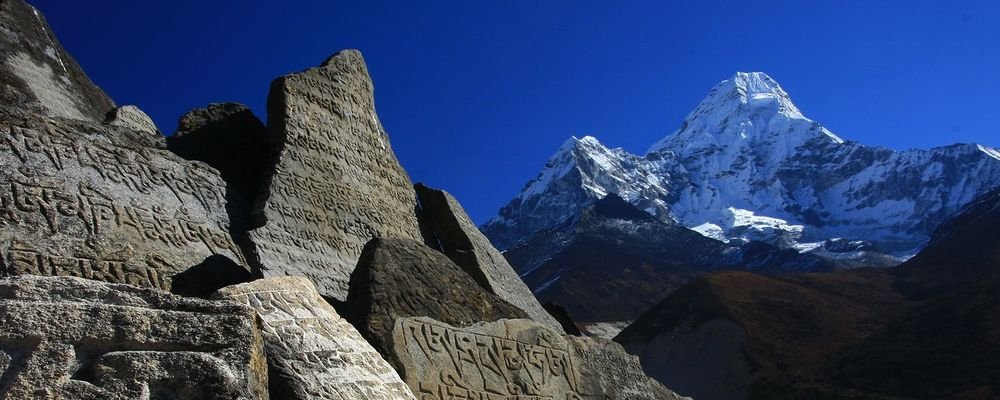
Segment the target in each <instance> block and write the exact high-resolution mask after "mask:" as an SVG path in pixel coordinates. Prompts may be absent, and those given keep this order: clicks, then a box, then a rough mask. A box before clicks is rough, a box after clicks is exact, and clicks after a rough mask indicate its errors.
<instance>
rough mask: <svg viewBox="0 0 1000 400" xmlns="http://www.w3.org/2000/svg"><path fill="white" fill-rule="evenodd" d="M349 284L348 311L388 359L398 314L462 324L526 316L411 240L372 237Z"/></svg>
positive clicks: (447, 261)
mask: <svg viewBox="0 0 1000 400" xmlns="http://www.w3.org/2000/svg"><path fill="white" fill-rule="evenodd" d="M350 283H351V291H350V294H349V295H348V296H347V304H346V306H345V307H346V309H347V311H346V314H347V315H346V316H347V317H348V319H349V320H351V322H352V323H353V324H354V326H355V327H357V328H358V330H359V331H360V332H361V334H362V335H364V337H365V338H366V339H368V341H369V342H370V343H372V345H373V346H375V349H376V350H379V352H381V353H382V354H383V355H385V356H386V357H387V358H389V360H390V361H393V360H392V359H391V355H392V354H393V353H392V351H391V349H392V346H391V344H390V338H391V336H392V329H393V325H394V324H395V322H396V320H397V319H399V318H404V317H430V318H434V319H436V320H438V321H443V322H445V323H448V324H452V325H458V326H465V325H470V324H474V323H477V322H481V321H496V320H498V319H503V318H527V314H525V313H524V311H521V309H519V308H517V307H514V306H513V305H511V304H510V303H507V302H505V301H503V300H501V299H499V298H497V297H496V296H494V295H493V294H490V293H489V292H487V291H486V290H484V289H483V288H481V287H479V285H477V284H476V282H475V281H474V280H472V278H471V277H469V275H468V274H466V273H465V272H464V271H462V269H461V268H460V267H459V266H457V265H455V263H453V262H452V261H451V260H449V259H448V257H445V255H444V254H441V253H439V252H437V251H434V250H431V249H430V248H428V247H426V246H424V245H423V244H422V243H420V242H417V241H413V240H405V239H374V240H372V241H371V242H369V243H368V245H367V246H365V248H364V251H363V252H362V254H361V259H360V260H359V261H358V267H357V269H356V270H355V271H354V273H353V274H352V275H351V282H350Z"/></svg>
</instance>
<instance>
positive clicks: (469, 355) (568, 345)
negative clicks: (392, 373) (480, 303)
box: [393, 317, 680, 400]
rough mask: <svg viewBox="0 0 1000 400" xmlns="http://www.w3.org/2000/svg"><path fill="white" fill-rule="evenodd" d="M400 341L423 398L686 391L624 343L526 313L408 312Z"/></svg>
mask: <svg viewBox="0 0 1000 400" xmlns="http://www.w3.org/2000/svg"><path fill="white" fill-rule="evenodd" d="M393 346H394V349H395V353H396V356H397V357H398V359H399V361H400V363H401V364H402V366H401V370H400V374H401V375H403V377H404V379H405V381H406V383H407V384H408V385H410V388H411V389H413V391H414V393H415V394H416V395H417V397H418V398H420V399H421V400H439V399H440V400H445V399H483V400H507V399H552V400H582V399H595V400H596V399H621V400H626V399H627V400H642V399H671V400H673V399H679V398H680V397H679V396H677V395H676V394H674V393H673V392H670V391H669V390H667V389H665V388H663V387H662V385H659V384H657V383H656V382H654V381H652V380H651V379H650V378H648V377H646V376H645V375H644V374H643V373H642V368H640V367H639V363H638V361H637V360H636V358H635V357H633V356H630V355H628V354H626V353H625V352H624V350H622V348H621V346H617V345H615V344H614V343H612V342H608V341H600V342H594V341H590V339H585V338H574V337H567V336H564V335H561V334H560V333H559V332H557V331H555V330H552V329H550V328H548V327H546V326H544V325H541V324H539V323H537V322H533V321H531V320H526V319H523V320H501V321H496V322H490V323H481V324H477V325H472V326H469V327H465V328H456V327H453V326H451V325H447V324H444V323H441V322H438V321H435V320H432V319H430V318H426V317H418V318H401V319H398V320H396V325H395V327H394V330H393Z"/></svg>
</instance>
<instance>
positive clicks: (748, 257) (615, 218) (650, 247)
mask: <svg viewBox="0 0 1000 400" xmlns="http://www.w3.org/2000/svg"><path fill="white" fill-rule="evenodd" d="M504 255H505V257H506V258H507V259H508V260H509V261H510V262H511V264H512V265H513V266H514V268H515V269H516V270H517V271H518V273H519V274H520V275H521V277H522V279H524V281H525V283H527V284H528V286H529V287H530V288H531V289H532V291H533V292H534V293H535V295H536V296H537V297H538V299H539V300H540V301H541V302H554V303H556V304H559V305H562V306H564V307H565V308H566V310H567V312H568V313H569V315H570V317H572V318H573V319H574V320H575V321H577V322H578V323H581V324H584V325H587V324H590V323H594V322H611V321H630V320H632V319H635V318H636V317H638V316H639V315H640V314H641V313H643V312H644V311H645V310H647V309H649V308H650V307H652V306H653V305H655V304H656V303H657V302H659V300H661V299H663V298H664V297H666V296H667V295H668V294H670V293H671V292H672V291H673V290H674V289H676V288H678V287H680V286H682V285H683V284H685V283H687V281H689V280H690V279H692V278H693V277H695V276H698V275H701V274H704V273H706V272H711V271H717V270H722V269H742V270H751V271H755V272H760V273H783V272H795V271H798V272H806V271H829V270H832V269H833V268H834V264H833V263H831V262H829V261H826V260H824V259H821V258H819V257H816V256H813V255H808V254H800V253H798V252H797V251H794V250H789V249H779V248H777V247H774V246H771V245H768V244H765V243H760V242H751V243H745V244H742V243H740V244H737V243H731V244H730V243H724V242H721V241H718V240H715V239H711V238H708V237H705V236H703V235H700V234H698V233H697V232H695V231H692V230H690V229H687V228H685V227H683V226H679V225H674V224H668V223H664V222H662V221H660V220H658V219H656V218H654V217H652V216H651V215H649V214H647V213H645V212H643V211H642V210H640V209H638V208H637V207H635V206H633V205H632V204H629V203H628V202H626V201H625V200H624V199H622V198H620V197H618V196H617V195H615V194H609V195H607V196H605V197H604V198H603V199H601V200H598V201H597V202H595V203H593V204H591V205H589V206H587V207H586V208H584V209H583V210H582V211H581V212H580V213H578V214H577V215H575V216H573V217H571V218H569V219H567V220H566V221H564V222H563V224H561V225H560V226H558V227H556V228H554V229H545V230H541V231H539V232H536V233H535V234H533V235H531V236H530V237H529V238H528V239H526V240H524V241H521V242H519V243H518V244H517V245H516V246H514V247H513V248H511V249H509V250H508V251H507V252H506V253H505V254H504Z"/></svg>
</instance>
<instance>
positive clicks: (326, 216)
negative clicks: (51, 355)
mask: <svg viewBox="0 0 1000 400" xmlns="http://www.w3.org/2000/svg"><path fill="white" fill-rule="evenodd" d="M268 118H269V121H268V123H269V128H268V129H269V133H270V135H271V137H272V138H271V141H270V142H271V143H274V145H275V146H276V147H277V148H278V149H279V150H278V154H277V157H276V158H275V162H276V165H275V166H274V169H273V175H271V177H270V179H269V181H268V182H267V184H266V185H265V192H264V193H262V195H261V196H262V197H261V199H259V200H261V201H260V202H259V207H260V208H259V209H258V210H256V213H257V214H256V219H257V221H258V223H261V224H263V226H261V227H260V228H257V229H255V230H253V231H251V232H250V238H251V241H252V242H253V245H254V246H255V253H256V255H257V257H258V260H259V262H260V265H261V267H262V268H263V270H264V273H265V275H267V276H280V275H304V276H307V277H309V278H310V279H312V280H313V282H315V283H316V286H317V287H318V288H319V290H320V293H322V294H323V295H325V296H330V297H333V298H336V299H339V300H343V299H344V297H346V295H347V282H348V280H349V277H350V274H351V271H353V270H354V267H355V265H356V264H357V261H358V257H359V256H360V255H361V249H362V248H363V247H364V245H365V243H367V242H368V241H369V240H370V239H372V238H373V237H390V238H402V239H412V240H420V239H421V233H420V229H419V227H418V225H417V216H416V197H415V195H414V193H413V184H412V183H411V182H410V178H409V176H408V175H407V174H406V171H404V170H403V168H402V167H401V166H400V165H399V161H398V160H397V159H396V156H395V154H394V153H393V151H392V148H391V147H390V145H389V137H388V135H387V134H386V132H385V130H384V129H383V128H382V124H381V123H380V122H379V120H378V118H377V117H376V115H375V100H374V95H373V87H372V82H371V78H370V77H369V76H368V69H367V67H366V66H365V62H364V59H363V58H362V57H361V53H360V52H358V51H356V50H345V51H342V52H340V53H337V54H336V55H334V56H333V57H331V58H330V59H328V60H327V61H326V62H324V63H323V65H321V66H320V67H317V68H312V69H309V70H307V71H305V72H301V73H297V74H292V75H288V76H284V77H281V78H278V79H277V80H275V81H274V83H273V84H272V85H271V94H270V97H269V98H268Z"/></svg>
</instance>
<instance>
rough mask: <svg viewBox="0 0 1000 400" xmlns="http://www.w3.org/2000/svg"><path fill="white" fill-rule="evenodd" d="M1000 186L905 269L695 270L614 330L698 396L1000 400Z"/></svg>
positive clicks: (650, 367) (658, 372)
mask: <svg viewBox="0 0 1000 400" xmlns="http://www.w3.org/2000/svg"><path fill="white" fill-rule="evenodd" d="M998 227H1000V190H997V191H994V192H991V193H988V194H986V195H984V196H981V197H979V198H978V199H977V200H975V201H973V202H972V203H970V204H969V205H967V206H966V207H964V208H963V209H962V210H961V211H960V212H959V213H957V214H955V215H954V216H953V217H951V218H949V219H947V220H946V221H945V223H943V224H942V225H941V227H940V228H939V229H937V230H936V232H935V233H934V234H933V236H932V239H931V241H930V243H929V244H928V246H927V247H926V248H925V249H924V250H923V251H921V252H920V253H919V254H918V255H917V256H915V257H913V258H912V259H910V260H909V261H907V262H906V263H904V264H902V265H900V266H899V267H897V268H894V269H866V268H861V269H854V270H850V271H838V272H833V273H810V274H792V275H784V276H764V275H759V274H751V273H746V272H732V271H727V272H719V273H713V274H709V275H706V276H703V277H699V278H696V279H694V280H693V281H692V282H691V283H689V284H688V285H685V286H683V287H681V288H680V289H678V290H677V291H675V292H674V293H673V294H671V295H670V296H669V297H667V299H666V300H664V301H663V302H661V303H660V304H658V305H657V306H655V307H653V308H652V309H651V310H650V311H648V312H646V313H645V314H643V315H642V316H641V317H640V318H638V319H637V320H636V321H635V322H634V323H633V324H632V325H630V326H629V327H627V328H626V329H625V330H624V331H622V332H621V334H620V335H619V336H618V337H616V338H615V341H618V342H620V343H621V344H622V345H624V346H625V348H626V349H627V350H628V351H629V352H631V353H632V354H636V355H638V356H639V357H640V358H641V359H642V363H643V367H644V369H645V370H646V372H647V373H648V374H649V375H650V376H652V377H654V378H656V379H659V380H660V381H661V382H663V383H664V384H667V385H670V387H671V388H673V389H674V390H677V391H678V392H679V393H682V394H684V395H686V396H692V397H694V398H696V399H718V400H727V399H734V400H735V399H762V400H763V399H767V400H770V399H802V398H808V399H842V398H850V399H859V400H889V399H893V400H901V399H935V400H941V399H954V400H959V399H964V400H973V399H982V400H988V399H997V398H1000V229H998Z"/></svg>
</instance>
